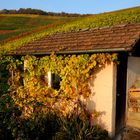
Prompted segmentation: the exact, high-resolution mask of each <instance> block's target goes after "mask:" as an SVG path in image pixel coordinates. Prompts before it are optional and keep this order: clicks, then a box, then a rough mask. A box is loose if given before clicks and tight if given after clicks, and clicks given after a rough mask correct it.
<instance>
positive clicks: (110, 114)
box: [87, 63, 116, 136]
mask: <svg viewBox="0 0 140 140" xmlns="http://www.w3.org/2000/svg"><path fill="white" fill-rule="evenodd" d="M90 86H91V90H92V95H91V96H90V98H89V99H88V101H87V107H88V109H89V110H90V111H91V112H92V111H94V109H96V111H100V112H101V116H100V117H99V120H98V123H99V124H100V125H101V126H102V127H104V128H105V129H106V130H108V132H109V134H110V136H114V134H115V112H116V65H115V64H113V63H111V64H106V65H105V67H104V68H103V69H102V70H100V71H98V72H97V73H96V74H95V76H93V78H92V79H91V80H90Z"/></svg>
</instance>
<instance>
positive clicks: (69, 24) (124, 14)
mask: <svg viewBox="0 0 140 140" xmlns="http://www.w3.org/2000/svg"><path fill="white" fill-rule="evenodd" d="M0 20H1V22H0V30H1V35H0V40H4V39H5V38H6V37H5V38H4V36H8V35H9V34H10V36H11V37H12V36H16V34H17V35H18V36H20V37H19V38H18V37H17V36H16V37H15V39H11V38H10V39H9V40H7V41H6V42H5V40H4V43H1V46H0V48H1V52H6V51H8V50H10V49H15V48H17V47H20V46H22V45H24V44H27V43H29V42H32V41H34V40H37V39H39V38H42V37H44V36H46V35H48V34H53V33H56V32H67V31H71V30H81V29H89V28H100V27H105V26H114V25H117V24H126V23H138V22H140V7H135V8H129V9H124V10H120V11H114V12H109V13H103V14H97V15H90V16H85V17H75V18H74V17H73V18H72V17H60V16H55V17H54V16H53V17H52V16H49V17H48V16H37V15H1V17H0ZM3 30H4V32H5V34H3V33H2V32H3ZM20 33H22V35H21V34H20ZM19 34H20V35H19ZM7 38H8V37H7Z"/></svg>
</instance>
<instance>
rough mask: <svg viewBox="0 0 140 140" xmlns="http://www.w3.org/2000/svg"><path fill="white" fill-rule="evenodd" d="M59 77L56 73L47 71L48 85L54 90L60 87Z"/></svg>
mask: <svg viewBox="0 0 140 140" xmlns="http://www.w3.org/2000/svg"><path fill="white" fill-rule="evenodd" d="M60 81H61V78H60V76H59V75H58V74H52V73H51V71H49V72H48V86H49V87H52V88H54V89H56V90H59V89H60Z"/></svg>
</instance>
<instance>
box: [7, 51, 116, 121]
mask: <svg viewBox="0 0 140 140" xmlns="http://www.w3.org/2000/svg"><path fill="white" fill-rule="evenodd" d="M111 62H117V54H108V53H97V54H92V55H89V54H81V55H56V54H55V53H52V54H51V55H50V56H45V57H42V58H37V57H35V56H29V55H27V56H24V57H22V58H20V59H15V58H12V59H11V61H10V63H9V64H8V65H7V69H8V70H9V73H10V77H9V80H8V82H9V85H10V88H9V94H10V96H11V97H12V99H13V101H14V102H15V104H16V105H17V106H18V107H19V108H20V110H22V115H21V117H24V118H25V117H27V118H28V117H30V116H31V115H32V113H33V112H34V111H39V112H43V113H45V112H46V113H47V112H48V111H49V110H50V109H53V110H55V111H57V112H58V113H59V114H60V115H62V116H65V115H66V114H67V113H68V112H69V111H71V110H72V109H74V107H75V106H76V102H77V100H78V96H82V97H84V98H85V99H86V98H88V97H89V96H90V94H91V90H90V87H89V79H90V77H91V75H92V74H94V72H96V71H97V70H100V69H102V68H103V67H104V66H105V64H106V63H111ZM48 71H51V72H52V74H55V75H59V77H60V79H61V80H60V88H59V89H54V88H53V87H49V86H48V83H47V73H48Z"/></svg>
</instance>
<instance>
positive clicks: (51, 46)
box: [11, 23, 140, 55]
mask: <svg viewBox="0 0 140 140" xmlns="http://www.w3.org/2000/svg"><path fill="white" fill-rule="evenodd" d="M139 39H140V23H137V24H136V23H135V24H125V25H118V26H114V27H104V28H98V29H97V28H96V29H85V30H79V31H71V32H66V33H55V34H53V35H48V36H46V37H44V38H42V39H39V40H36V41H34V42H32V43H29V44H27V45H25V46H22V47H20V48H18V49H17V50H16V51H13V52H11V54H17V55H25V54H36V55H37V54H49V53H51V52H52V51H54V52H56V53H82V52H83V53H85V52H87V53H88V52H107V51H114V52H115V51H131V50H132V49H133V47H134V45H135V44H136V42H137V41H138V40H139Z"/></svg>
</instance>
